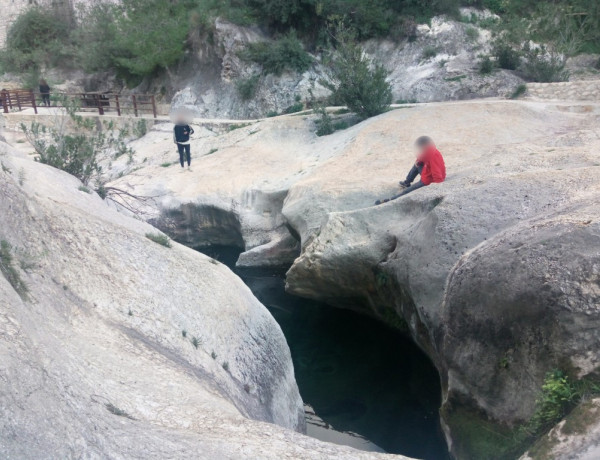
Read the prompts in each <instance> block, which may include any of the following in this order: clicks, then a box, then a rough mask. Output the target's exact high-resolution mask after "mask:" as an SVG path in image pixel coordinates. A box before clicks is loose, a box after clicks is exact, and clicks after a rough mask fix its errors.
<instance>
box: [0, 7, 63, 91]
mask: <svg viewBox="0 0 600 460" xmlns="http://www.w3.org/2000/svg"><path fill="white" fill-rule="evenodd" d="M71 29H72V26H71V24H70V22H69V21H67V19H66V18H65V17H64V16H63V15H60V14H58V13H57V12H56V11H55V10H54V9H52V8H48V9H42V8H37V7H36V8H29V9H28V10H26V11H25V12H24V13H22V14H20V15H19V16H17V18H16V20H15V21H14V22H13V23H12V25H11V26H10V28H9V29H8V33H7V36H6V45H5V49H4V50H3V51H2V53H1V55H0V58H1V61H2V67H3V69H4V70H6V71H9V70H10V71H15V70H17V71H25V70H31V69H32V68H33V69H39V68H41V67H47V66H53V65H56V64H58V63H60V64H62V65H63V66H64V65H65V64H67V65H69V66H70V64H71V62H70V59H71V57H72V53H71V51H72V47H71V45H70V42H69V35H70V32H71ZM35 86H37V85H35ZM35 86H34V87H35Z"/></svg>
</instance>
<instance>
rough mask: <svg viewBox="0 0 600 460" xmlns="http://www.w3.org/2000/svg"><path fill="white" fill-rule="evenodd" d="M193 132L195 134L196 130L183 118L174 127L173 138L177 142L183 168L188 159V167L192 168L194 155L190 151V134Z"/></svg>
mask: <svg viewBox="0 0 600 460" xmlns="http://www.w3.org/2000/svg"><path fill="white" fill-rule="evenodd" d="M192 134H194V130H193V129H192V128H191V126H190V125H188V124H187V122H186V121H185V120H183V119H180V120H179V121H178V122H177V123H176V124H175V127H174V128H173V140H174V141H175V143H176V144H177V150H178V151H179V164H181V167H182V168H183V167H185V161H186V160H187V165H188V169H190V166H191V164H192V155H191V152H190V135H192Z"/></svg>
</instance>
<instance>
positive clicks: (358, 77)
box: [321, 24, 392, 118]
mask: <svg viewBox="0 0 600 460" xmlns="http://www.w3.org/2000/svg"><path fill="white" fill-rule="evenodd" d="M335 40H336V50H335V52H333V54H332V55H331V56H330V58H329V64H328V70H327V78H326V79H322V80H321V84H322V85H323V86H325V87H326V88H328V89H329V90H331V92H332V93H333V98H334V99H335V100H337V101H341V102H342V103H343V104H344V105H346V106H347V107H348V109H350V110H351V111H352V112H354V113H356V114H357V115H358V116H359V117H361V118H369V117H373V116H375V115H379V114H381V113H383V112H386V111H387V110H388V109H389V107H390V104H391V103H392V89H391V85H390V84H389V82H388V81H387V77H388V71H387V70H386V69H385V68H384V67H383V66H382V65H381V64H380V63H377V62H374V61H373V60H372V59H369V58H368V57H367V56H366V55H365V53H364V52H363V49H362V47H361V46H360V45H359V44H358V43H357V42H356V36H355V33H354V32H352V31H351V30H349V29H347V28H345V27H344V25H343V24H339V25H338V26H337V29H336V33H335Z"/></svg>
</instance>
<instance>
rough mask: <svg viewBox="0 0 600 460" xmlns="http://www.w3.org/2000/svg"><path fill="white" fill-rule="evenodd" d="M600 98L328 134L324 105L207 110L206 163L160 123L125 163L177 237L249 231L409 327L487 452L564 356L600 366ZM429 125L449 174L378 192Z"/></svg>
mask: <svg viewBox="0 0 600 460" xmlns="http://www.w3.org/2000/svg"><path fill="white" fill-rule="evenodd" d="M598 114H599V108H598V105H597V104H596V103H580V102H560V101H556V102H554V101H550V102H548V101H535V100H526V101H518V102H511V101H473V102H456V103H445V104H419V105H414V106H410V107H406V106H405V107H399V108H398V109H397V110H393V111H391V112H389V113H387V114H384V115H381V116H379V117H376V118H374V119H370V120H367V121H365V122H363V123H360V124H358V125H356V126H354V127H352V128H349V129H347V130H345V131H341V132H338V133H335V134H333V135H331V136H327V137H324V138H317V137H316V136H315V135H314V133H313V131H314V120H313V119H312V118H311V116H310V114H299V115H292V116H286V117H281V118H276V119H269V120H263V121H258V122H254V123H249V124H247V125H240V126H235V129H233V130H230V131H228V132H225V133H218V132H213V131H210V130H208V129H203V128H202V127H201V126H198V127H197V128H198V129H197V133H198V134H197V137H196V138H195V139H194V141H193V143H192V150H193V152H195V160H194V163H193V171H192V172H185V171H181V170H180V168H179V166H178V165H176V164H174V165H172V164H170V163H169V160H170V159H172V158H173V153H172V150H173V149H172V146H171V144H170V142H171V140H170V134H169V130H170V128H169V127H168V126H166V125H165V126H164V128H163V127H161V126H160V125H157V126H156V127H155V129H154V130H153V131H152V132H150V133H149V134H148V135H147V136H146V137H145V138H143V139H141V140H139V141H136V143H135V144H134V145H135V149H136V151H137V152H138V153H137V155H136V158H135V160H134V163H133V164H130V165H126V164H125V163H124V162H123V163H119V162H116V163H115V164H113V170H114V174H115V175H123V177H122V178H120V179H116V180H115V184H118V185H119V186H121V187H126V188H127V189H128V190H131V191H133V192H135V193H137V194H142V195H146V196H155V197H156V202H157V206H156V207H155V208H154V209H149V210H148V212H149V214H148V220H149V221H150V222H152V223H153V224H154V225H156V226H157V227H159V228H160V229H161V230H163V231H165V232H166V233H168V234H170V235H172V236H173V238H175V239H176V240H178V241H180V242H182V243H184V244H186V245H188V246H191V247H198V246H202V245H213V244H225V245H231V244H233V245H236V246H238V247H239V248H240V249H241V250H242V251H243V252H242V254H241V256H240V258H239V260H238V265H240V266H269V265H277V266H285V265H291V268H290V269H289V271H288V274H287V289H288V291H289V292H290V293H293V294H295V295H298V296H303V297H308V298H312V299H318V300H320V301H322V302H325V303H327V304H329V305H333V306H338V307H343V308H353V309H355V310H358V311H360V312H362V313H364V314H368V315H371V316H374V317H376V318H378V319H379V320H381V321H382V322H384V323H386V324H388V325H391V326H393V327H396V328H399V329H401V330H404V331H406V333H408V334H409V335H410V336H411V337H412V338H413V340H415V342H416V343H418V344H419V346H420V347H421V348H422V349H423V350H425V352H426V353H427V354H428V355H429V357H430V359H431V360H432V361H433V362H434V363H435V365H436V367H437V369H438V371H439V373H440V379H441V382H442V391H443V404H442V407H441V417H442V421H443V424H444V425H445V429H446V435H447V440H448V442H449V446H450V449H451V452H452V453H453V454H454V455H455V456H456V457H457V458H482V457H481V455H484V454H485V452H489V450H488V451H486V449H499V446H500V445H502V444H506V443H505V436H506V434H505V433H507V431H506V430H508V431H510V429H511V427H515V426H518V425H519V424H520V423H523V422H524V421H526V420H527V419H528V418H529V417H530V416H531V415H532V413H533V411H534V406H535V401H536V398H537V395H538V393H539V391H540V388H541V385H542V383H543V380H544V376H545V374H546V372H548V371H549V370H550V369H553V368H560V369H563V370H565V371H567V372H570V373H571V374H572V375H573V376H575V377H576V378H583V377H586V376H588V377H589V376H594V375H596V372H597V366H598V363H597V357H598V353H597V350H596V348H595V347H596V344H597V343H598V340H597V339H598V337H597V330H598V329H597V321H598V315H597V307H598V304H599V298H598V292H599V291H598V285H599V277H598V263H599V262H598V261H599V256H600V254H599V252H598V248H599V247H600V245H599V241H598V237H599V233H598V230H599V229H598V208H597V201H598V194H599V191H600V190H599V189H598V186H599V184H600V180H599V179H600V168H599V166H598V165H599V164H600V163H599V161H598V156H597V153H596V151H597V146H598V143H599V139H598V136H597V132H596V130H597V123H598ZM422 133H431V134H432V135H433V133H435V138H436V140H438V143H439V146H440V148H441V149H442V151H443V152H444V154H445V157H446V161H447V167H448V170H449V172H450V173H449V176H448V180H447V182H446V183H444V184H442V185H438V186H432V187H428V188H427V189H426V190H423V191H420V192H419V193H416V194H413V195H411V196H409V197H406V198H404V199H402V200H398V201H395V202H392V203H389V204H386V205H383V206H379V207H373V206H372V204H373V202H374V201H375V200H376V199H377V198H379V197H382V196H389V195H390V194H392V193H393V192H394V190H395V189H396V186H395V185H394V184H395V183H396V182H397V180H398V179H399V178H401V177H402V175H403V172H404V169H406V167H407V166H408V165H410V163H411V155H412V153H411V150H410V145H411V143H412V141H413V140H414V138H415V137H416V136H418V135H420V134H422ZM167 163H169V164H167ZM128 170H129V171H133V173H132V174H127V172H128ZM490 432H491V433H492V436H489V433H490ZM587 442H588V443H593V442H595V441H593V439H592V440H590V439H588V441H587ZM588 445H589V444H588ZM499 455H500V454H499Z"/></svg>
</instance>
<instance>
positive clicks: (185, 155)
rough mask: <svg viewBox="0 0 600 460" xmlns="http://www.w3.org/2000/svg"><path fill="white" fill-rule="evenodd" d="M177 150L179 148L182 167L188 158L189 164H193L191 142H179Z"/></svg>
mask: <svg viewBox="0 0 600 460" xmlns="http://www.w3.org/2000/svg"><path fill="white" fill-rule="evenodd" d="M177 150H179V164H181V167H182V168H183V165H184V162H185V160H187V165H188V166H190V165H191V164H192V155H191V153H190V144H177Z"/></svg>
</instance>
